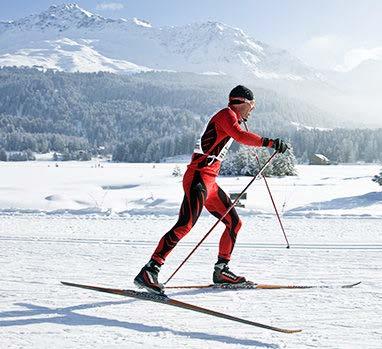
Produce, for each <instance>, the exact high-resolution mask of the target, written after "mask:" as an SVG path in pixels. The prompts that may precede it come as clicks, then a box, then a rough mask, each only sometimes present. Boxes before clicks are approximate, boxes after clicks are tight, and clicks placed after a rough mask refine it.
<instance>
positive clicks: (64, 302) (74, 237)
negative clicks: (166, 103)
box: [0, 162, 382, 348]
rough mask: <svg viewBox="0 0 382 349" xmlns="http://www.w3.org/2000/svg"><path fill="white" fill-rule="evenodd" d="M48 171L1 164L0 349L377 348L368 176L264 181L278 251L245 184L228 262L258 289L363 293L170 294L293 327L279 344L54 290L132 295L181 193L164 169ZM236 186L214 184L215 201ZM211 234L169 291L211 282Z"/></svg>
mask: <svg viewBox="0 0 382 349" xmlns="http://www.w3.org/2000/svg"><path fill="white" fill-rule="evenodd" d="M49 164H50V167H48V163H43V162H38V163H34V164H32V163H28V164H0V171H1V173H2V181H1V184H0V193H1V194H2V195H1V197H0V208H1V213H2V214H1V215H0V263H1V274H0V296H1V298H0V347H1V348H77V347H81V348H182V347H185V348H216V347H219V348H249V347H254V348H306V347H313V348H381V343H382V320H381V311H382V292H381V287H380V285H381V283H382V273H381V271H382V270H381V269H382V257H381V252H382V238H381V222H382V201H381V197H380V195H381V191H380V189H379V188H378V186H377V185H376V184H374V183H372V182H371V181H370V178H371V177H372V176H373V175H374V174H376V173H378V172H379V166H329V167H309V166H301V167H299V173H300V175H299V177H297V178H285V179H271V181H270V185H271V188H272V189H273V192H274V193H275V196H276V198H277V202H278V203H279V205H280V206H284V208H283V211H284V217H283V221H284V224H285V227H286V230H287V233H288V237H289V240H290V242H291V245H292V247H291V249H289V250H288V249H285V244H284V241H283V236H282V233H281V231H280V229H279V227H278V226H277V222H276V221H275V219H274V216H273V215H272V214H271V212H272V208H271V207H270V206H269V203H268V201H269V199H268V198H267V196H266V192H265V191H264V190H263V184H262V183H261V182H260V181H258V182H256V185H255V186H254V188H252V189H250V191H249V194H248V202H247V208H246V209H244V210H241V213H242V217H243V221H244V226H243V229H242V231H241V232H240V236H239V238H238V242H237V245H236V248H235V251H234V255H233V260H232V262H231V267H232V269H233V270H234V271H237V272H238V273H239V272H240V273H243V274H245V275H246V276H247V277H248V278H250V279H252V280H254V281H256V282H261V283H288V284H289V283H294V284H314V285H315V284H317V285H321V284H331V285H340V284H343V283H351V282H355V281H362V284H361V285H359V286H357V287H355V288H353V289H339V288H334V289H310V290H243V291H214V290H210V291H198V290H177V291H175V290H174V291H171V292H170V291H168V295H170V296H173V297H174V298H176V299H179V300H183V301H186V302H189V303H192V304H196V305H200V306H205V307H208V308H211V309H215V310H218V311H224V312H227V313H229V314H231V315H234V316H239V317H243V318H246V319H249V320H252V321H256V322H262V323H266V324H270V325H275V326H280V327H286V328H302V329H303V332H302V333H300V334H289V335H287V334H280V333H275V332H270V331H267V330H262V329H259V328H253V327H250V326H246V325H241V324H236V323H232V322H229V321H227V320H222V319H216V318H211V317H208V316H206V315H203V314H195V313H190V312H189V311H186V310H181V309H177V308H171V307H168V306H165V305H157V304H151V303H145V302H142V301H136V300H131V299H124V298H120V297H118V296H112V295H105V294H98V293H95V292H92V291H86V290H79V289H73V288H68V287H65V286H61V285H60V284H59V281H60V280H66V281H73V282H83V283H94V284H98V285H105V286H112V287H121V288H128V287H129V288H132V287H133V284H132V279H133V278H134V276H135V274H136V273H137V272H138V271H139V269H140V268H141V266H142V265H143V264H144V263H145V262H146V261H147V259H148V258H149V256H150V254H151V253H152V251H153V249H154V247H155V244H156V242H157V240H158V239H159V238H160V237H161V235H162V234H163V233H164V232H165V231H167V230H168V229H169V228H170V227H171V226H172V224H173V223H174V221H175V220H176V214H177V209H178V207H177V206H178V204H179V202H180V198H179V193H180V190H181V187H180V183H179V181H180V179H179V178H174V177H172V176H171V172H172V169H173V167H174V164H159V165H156V166H155V168H153V165H141V164H135V165H115V164H114V165H112V164H104V165H103V166H104V168H94V167H91V164H90V163H86V164H75V163H67V164H64V165H63V164H61V163H60V167H58V168H56V167H54V164H52V163H49ZM181 166H184V165H181ZM248 181H249V178H240V179H236V178H221V179H220V183H221V185H222V186H223V187H224V188H225V189H226V190H227V191H230V189H232V190H235V191H236V190H237V189H239V188H242V187H243V186H244V185H245V184H246V183H247V182H248ZM46 197H50V199H45V198H46ZM85 199H86V200H85ZM85 202H86V203H85ZM93 203H96V204H93ZM144 213H145V214H144ZM214 222H215V220H214V219H213V218H212V217H210V216H208V215H207V214H205V215H203V216H202V217H201V218H200V220H199V222H198V223H197V225H196V226H195V228H194V230H193V231H192V232H191V233H190V234H189V235H188V236H187V237H186V238H185V239H184V240H182V242H181V243H180V244H179V245H178V247H177V248H176V249H175V250H174V252H173V254H172V255H171V256H170V257H169V259H168V261H167V263H166V265H165V266H164V268H163V271H162V272H161V279H162V280H166V279H167V277H168V276H169V275H170V274H171V272H172V271H173V270H174V269H175V268H176V267H177V266H178V264H179V263H180V262H181V261H182V259H183V258H184V257H185V256H186V255H187V254H188V252H189V251H190V250H191V249H192V247H193V246H194V245H195V243H196V242H197V241H199V240H200V238H201V237H202V236H203V235H204V234H205V232H206V231H207V230H208V228H209V227H210V226H211V225H212V224H213V223H214ZM222 229H223V227H218V229H217V231H215V232H214V233H213V234H212V236H210V237H209V238H208V239H207V241H206V242H205V243H204V244H203V245H202V247H201V248H200V249H199V250H198V251H197V252H196V253H195V255H194V256H193V257H192V258H191V259H190V260H189V262H188V263H187V264H186V265H185V266H184V267H183V268H182V269H181V270H180V271H179V273H178V274H177V275H176V276H175V277H174V279H173V280H172V281H171V283H172V284H173V285H175V284H187V283H188V284H191V283H210V281H211V274H212V266H213V263H214V262H215V259H216V253H217V242H218V239H219V237H220V232H221V231H222Z"/></svg>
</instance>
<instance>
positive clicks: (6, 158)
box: [0, 149, 8, 161]
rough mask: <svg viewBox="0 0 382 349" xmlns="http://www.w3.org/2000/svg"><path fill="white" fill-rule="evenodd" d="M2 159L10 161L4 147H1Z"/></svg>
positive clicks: (0, 159) (0, 155) (0, 157)
mask: <svg viewBox="0 0 382 349" xmlns="http://www.w3.org/2000/svg"><path fill="white" fill-rule="evenodd" d="M0 161H8V156H7V152H6V151H5V150H4V149H0Z"/></svg>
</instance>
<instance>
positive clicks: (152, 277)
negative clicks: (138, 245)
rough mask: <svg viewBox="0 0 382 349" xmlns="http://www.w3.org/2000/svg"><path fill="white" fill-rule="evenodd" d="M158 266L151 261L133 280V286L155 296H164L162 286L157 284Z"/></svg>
mask: <svg viewBox="0 0 382 349" xmlns="http://www.w3.org/2000/svg"><path fill="white" fill-rule="evenodd" d="M160 267H161V266H160V264H158V263H157V262H156V261H154V260H153V259H151V260H150V261H149V262H148V263H147V264H146V265H145V266H144V267H143V268H142V270H141V271H140V272H139V274H138V275H137V276H136V277H135V279H134V284H135V285H136V286H137V287H139V288H145V289H146V290H147V291H149V292H151V293H156V294H164V286H163V285H162V284H161V283H159V282H158V273H159V271H160Z"/></svg>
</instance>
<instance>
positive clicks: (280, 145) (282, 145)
mask: <svg viewBox="0 0 382 349" xmlns="http://www.w3.org/2000/svg"><path fill="white" fill-rule="evenodd" d="M271 147H272V148H273V149H274V150H276V151H277V152H278V153H281V154H284V153H285V152H286V151H287V149H288V148H289V147H288V144H287V143H286V142H285V141H283V140H282V139H280V138H276V139H272V146H271Z"/></svg>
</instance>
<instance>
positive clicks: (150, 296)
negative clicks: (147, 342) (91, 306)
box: [61, 281, 302, 333]
mask: <svg viewBox="0 0 382 349" xmlns="http://www.w3.org/2000/svg"><path fill="white" fill-rule="evenodd" d="M61 283H62V284H63V285H65V286H72V287H79V288H84V289H87V290H93V291H98V292H105V293H111V294H115V295H120V296H124V297H132V298H137V299H140V300H144V301H150V302H156V303H162V304H167V305H171V306H174V307H178V308H182V309H187V310H191V311H195V312H198V313H203V314H207V315H211V316H215V317H218V318H222V319H227V320H231V321H235V322H239V323H243V324H247V325H250V326H255V327H261V328H264V329H267V330H272V331H277V332H282V333H296V332H301V331H302V330H290V329H285V328H280V327H275V326H270V325H264V324H261V323H258V322H253V321H249V320H246V319H242V318H239V317H235V316H231V315H228V314H225V313H221V312H217V311H214V310H210V309H207V308H203V307H199V306H196V305H193V304H189V303H185V302H181V301H178V300H176V299H173V298H169V297H168V296H166V295H164V294H162V295H160V294H154V293H147V292H138V291H134V290H124V289H117V288H107V287H99V286H90V285H82V284H76V283H72V282H64V281H61Z"/></svg>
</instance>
